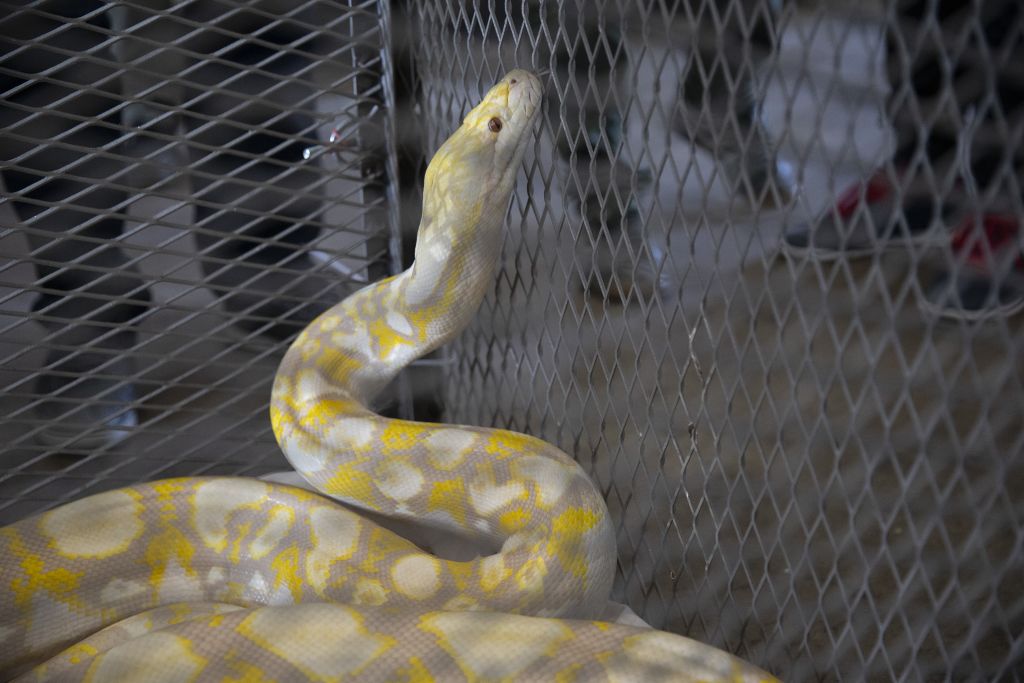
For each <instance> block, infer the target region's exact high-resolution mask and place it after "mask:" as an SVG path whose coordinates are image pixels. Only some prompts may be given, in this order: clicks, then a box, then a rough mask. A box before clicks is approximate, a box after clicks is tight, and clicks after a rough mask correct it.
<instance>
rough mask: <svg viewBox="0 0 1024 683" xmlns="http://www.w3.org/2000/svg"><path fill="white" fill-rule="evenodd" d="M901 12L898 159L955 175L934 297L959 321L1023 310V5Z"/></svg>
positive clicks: (907, 5)
mask: <svg viewBox="0 0 1024 683" xmlns="http://www.w3.org/2000/svg"><path fill="white" fill-rule="evenodd" d="M898 10H899V14H898V17H897V18H896V21H894V22H893V24H892V25H893V26H894V27H895V29H894V30H892V31H891V32H890V34H889V40H888V43H889V55H888V56H889V66H890V77H891V79H892V85H893V93H892V96H891V98H890V105H889V106H890V111H891V115H892V117H893V121H894V125H895V128H896V135H897V149H896V153H895V156H894V163H895V165H897V166H898V167H903V168H906V169H907V174H908V175H913V174H921V175H923V174H925V173H926V172H929V171H931V172H935V173H937V174H938V175H939V176H940V177H945V178H947V179H948V180H947V187H951V188H952V191H951V192H950V194H951V195H952V196H953V197H955V199H956V203H957V207H956V208H957V209H958V213H960V214H961V219H960V221H959V223H958V225H957V227H956V229H955V230H954V232H953V236H952V239H951V250H950V262H949V265H948V266H947V267H946V268H945V272H944V273H942V274H940V275H939V276H938V277H937V278H936V279H935V280H934V281H933V282H932V283H931V285H929V287H928V290H927V292H926V301H927V302H928V305H929V306H930V307H932V308H933V309H934V310H936V311H938V312H940V313H941V314H943V315H951V316H954V317H961V316H965V315H966V316H985V315H989V314H993V313H1000V312H1003V313H1008V312H1011V311H1014V310H1018V309H1019V307H1020V304H1021V302H1022V301H1024V258H1022V257H1021V247H1022V238H1021V228H1022V226H1024V216H1022V209H1021V206H1022V202H1021V198H1022V192H1021V179H1022V177H1024V175H1022V171H1024V163H1022V161H1024V153H1022V152H1021V147H1022V134H1024V26H1022V21H1024V9H1022V7H1021V5H1020V3H1019V2H1016V1H1014V0H1004V1H992V2H985V3H960V2H952V1H951V0H941V1H939V2H937V3H935V2H931V3H929V2H924V1H923V0H916V1H913V2H911V1H909V0H908V1H906V2H902V3H900V5H899V6H898ZM953 183H956V185H953ZM944 189H945V188H941V189H940V191H938V192H936V199H935V201H938V198H939V197H940V196H943V195H944V194H946V193H945V192H943V191H942V190H944Z"/></svg>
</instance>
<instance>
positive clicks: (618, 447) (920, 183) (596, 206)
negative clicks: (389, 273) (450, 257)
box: [396, 0, 1024, 681]
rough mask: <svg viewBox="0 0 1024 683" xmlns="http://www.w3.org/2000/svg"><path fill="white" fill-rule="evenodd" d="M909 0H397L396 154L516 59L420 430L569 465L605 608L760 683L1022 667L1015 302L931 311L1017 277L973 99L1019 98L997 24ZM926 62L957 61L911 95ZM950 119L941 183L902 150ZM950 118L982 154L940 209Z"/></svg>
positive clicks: (1001, 196)
mask: <svg viewBox="0 0 1024 683" xmlns="http://www.w3.org/2000/svg"><path fill="white" fill-rule="evenodd" d="M912 4H913V3H886V4H884V5H883V4H877V5H872V4H871V3H860V4H858V5H857V6H854V5H853V4H852V3H849V4H842V5H840V4H825V3H801V4H800V5H799V6H794V5H793V4H791V3H770V2H766V1H764V0H756V1H747V2H735V1H734V2H725V1H722V2H700V1H698V0H693V1H692V2H682V3H680V2H676V3H662V2H629V1H626V0H622V1H620V2H601V3H592V4H591V3H571V2H546V1H545V2H487V3H462V2H454V1H449V2H434V3H423V4H415V5H409V8H410V12H412V16H411V18H410V19H409V21H410V23H411V25H412V26H415V27H417V29H418V33H417V34H416V35H417V36H418V41H417V43H416V45H415V46H414V47H413V48H412V51H413V53H414V57H413V58H412V59H411V60H410V62H409V63H410V64H412V65H413V68H414V72H413V73H410V74H407V78H408V79H409V80H410V82H412V83H414V84H415V85H414V86H410V90H411V91H415V92H417V93H418V106H419V107H420V112H421V115H422V117H423V118H424V119H425V120H426V121H427V122H428V123H429V135H428V136H427V140H426V144H425V146H424V148H423V149H424V150H425V151H426V152H428V153H429V150H433V149H435V148H436V146H437V145H438V144H439V143H440V142H441V141H442V140H443V139H444V137H445V136H446V135H447V134H448V133H449V132H450V131H451V130H452V129H453V128H454V127H456V126H457V125H458V123H459V122H460V119H461V116H462V115H463V114H464V113H465V112H466V111H467V110H468V109H469V107H470V106H471V103H472V102H473V101H474V100H475V98H476V97H477V96H478V95H479V94H480V93H482V92H483V91H485V90H486V88H487V87H488V86H489V85H490V84H491V83H493V82H494V81H495V80H496V79H497V78H498V77H500V76H501V75H502V74H503V73H504V72H505V71H507V70H508V69H509V68H511V67H514V66H522V67H527V68H529V67H532V68H534V69H536V70H538V71H540V72H546V73H547V75H546V80H547V94H546V98H547V103H548V109H547V116H546V120H545V121H544V123H543V124H542V126H541V129H540V131H539V132H538V134H537V141H536V145H535V146H534V148H533V152H532V154H530V153H528V156H527V159H526V161H525V162H524V164H525V175H526V178H527V182H525V183H521V185H520V191H519V192H518V194H517V195H516V196H515V197H514V199H513V204H512V208H511V211H510V216H509V219H508V221H507V224H508V231H507V233H506V237H505V264H504V269H503V271H502V273H501V275H500V278H499V282H498V284H497V286H496V288H495V290H494V292H493V293H492V295H491V296H490V297H489V298H488V299H487V300H486V301H485V303H484V305H483V309H482V312H481V313H480V315H479V316H478V318H477V320H476V322H475V324H474V325H473V326H472V328H471V329H470V331H468V332H467V333H466V334H465V335H464V336H463V338H462V340H461V341H460V343H459V344H458V345H457V346H456V347H455V348H454V349H453V350H452V351H451V352H450V360H452V361H453V365H452V366H451V370H450V372H448V373H447V374H446V376H445V382H444V388H445V395H444V421H450V422H465V423H469V424H481V425H494V426H503V427H508V428H511V429H515V430H520V431H525V432H528V433H531V434H534V435H536V436H540V437H542V438H545V439H547V440H549V441H552V442H554V443H556V444H558V445H560V446H561V447H562V448H564V449H565V450H566V451H567V452H569V453H571V454H573V455H574V457H576V458H577V459H578V460H579V461H580V462H581V463H582V465H583V466H584V468H585V469H586V470H587V471H588V472H589V473H590V474H591V475H592V476H593V477H594V479H595V480H596V481H597V483H598V485H599V487H600V488H601V490H602V491H603V492H604V495H605V497H606V498H607V501H608V504H609V507H610V508H611V512H612V515H613V516H614V518H615V519H616V521H617V524H618V544H619V571H618V576H617V581H616V587H615V598H616V599H620V600H622V601H624V602H626V603H627V604H629V605H630V606H631V607H632V608H633V609H635V610H636V611H637V612H638V613H639V614H640V615H641V616H642V617H643V618H645V619H646V620H648V621H649V622H650V623H651V624H652V625H654V626H655V627H659V628H665V629H668V630H671V631H676V632H679V633H682V634H685V635H687V636H690V637H693V638H695V639H697V640H700V641H704V642H708V643H711V644H713V645H716V646H719V647H722V648H725V649H727V650H729V651H732V652H734V653H737V654H738V655H740V656H742V657H744V658H746V659H748V660H750V661H752V662H754V663H756V664H758V665H760V666H763V667H764V668H765V669H767V670H769V671H771V672H773V673H775V674H776V675H778V676H780V677H781V678H782V679H784V680H792V681H806V680H821V681H825V680H827V681H832V680H844V681H845V680H872V681H878V680H900V681H918V680H920V681H924V680H929V681H930V680H1020V678H1021V676H1022V669H1024V591H1022V590H1021V589H1022V587H1024V550H1022V547H1024V536H1022V534H1024V531H1022V529H1024V525H1022V521H1024V497H1022V495H1021V490H1022V485H1024V419H1022V418H1024V385H1022V377H1024V373H1022V367H1021V360H1022V349H1024V343H1022V342H1024V328H1022V324H1021V317H1022V316H1020V315H1012V314H1011V313H1012V307H1011V308H1005V307H1004V308H1000V307H999V305H1000V302H1001V301H1002V300H1001V299H999V298H998V296H997V295H995V294H992V295H991V296H990V298H989V299H987V300H985V302H984V303H983V305H981V306H979V307H978V309H980V310H975V312H977V313H978V315H981V314H982V313H984V312H985V311H986V310H987V309H995V310H997V311H998V313H997V314H995V315H992V316H989V317H988V318H987V319H985V320H984V321H975V320H965V319H964V318H966V317H967V316H966V315H961V316H959V318H957V317H956V316H955V315H954V314H956V313H961V314H963V313H965V310H964V309H966V308H968V307H969V305H970V306H973V305H975V304H971V302H970V301H967V298H968V295H967V294H963V297H964V298H963V301H961V300H960V299H956V300H955V301H954V300H953V298H952V297H954V295H958V294H960V293H958V292H957V291H956V290H955V289H953V290H951V289H949V287H950V285H949V283H952V284H953V285H955V284H957V283H958V282H962V281H963V278H964V277H967V276H969V275H970V274H971V273H973V272H975V271H973V270H971V268H976V267H977V266H978V265H979V259H978V258H977V255H978V254H979V253H981V254H983V256H984V258H981V259H980V261H981V265H982V266H987V267H988V271H989V274H990V275H991V273H992V272H996V271H998V272H999V273H1003V274H1006V273H1009V270H1007V268H1008V267H1007V266H1006V261H1005V259H1004V261H1000V262H999V263H1001V264H1002V265H1001V266H1000V265H999V264H998V263H995V262H996V261H997V260H998V258H997V257H999V258H1002V257H1005V255H1006V252H1009V253H1010V254H1011V257H1012V258H1011V260H1014V259H1015V262H1016V263H1017V266H1015V267H1016V268H1020V264H1021V262H1022V261H1021V260H1020V259H1019V254H1020V251H1019V250H1020V248H1021V244H1022V241H1021V240H1020V232H1019V226H1020V224H1021V216H1022V215H1024V213H1022V209H1021V192H1020V178H1021V177H1022V176H1021V175H1020V169H1021V166H1020V163H1019V158H1020V154H1019V147H1020V139H1021V138H1020V136H1021V131H1022V122H1021V120H1022V115H1021V106H1020V94H1019V92H1020V91H1017V95H1014V96H1011V97H1009V101H1007V100H1006V97H1004V99H1003V101H1000V99H999V96H997V95H996V94H994V93H993V92H991V90H989V91H987V92H986V91H985V88H986V87H989V88H992V87H994V86H992V84H993V82H996V79H995V78H994V76H993V74H994V73H1006V74H1008V77H1012V78H1015V79H1017V80H1016V81H1014V87H1017V86H1019V85H1020V84H1021V83H1024V80H1021V76H1020V69H1021V64H1022V63H1024V62H1022V61H1021V60H1020V58H1019V56H1020V55H1021V54H1022V53H1021V43H1022V41H1024V38H1022V28H1021V21H1022V20H1021V17H1020V16H1019V15H1020V12H1016V13H1015V14H1014V13H1013V12H1012V11H1011V12H1009V16H1008V17H1003V18H1002V19H999V18H998V17H997V18H996V19H995V20H993V18H992V17H991V16H989V15H986V16H981V15H980V14H979V12H980V10H978V8H977V6H970V7H967V6H966V5H964V4H963V3H961V5H962V6H963V7H962V8H961V10H952V11H951V10H949V8H948V7H946V5H945V4H943V5H942V7H943V9H942V11H943V12H945V14H944V15H940V14H938V13H937V12H938V10H936V6H935V4H934V3H933V4H931V5H929V4H928V3H917V5H920V6H924V5H927V8H926V9H925V10H923V12H924V13H923V14H921V15H920V16H917V17H915V16H913V8H911V7H910V5H912ZM779 5H781V7H779ZM1012 5H1013V3H992V4H991V6H989V8H990V9H1000V8H1001V9H1002V10H1007V8H1009V9H1010V10H1012V9H1013V8H1012ZM1018 8H1019V6H1018ZM958 12H959V13H958ZM397 14H398V12H396V15H397ZM993 21H995V22H996V23H997V24H998V22H999V21H1003V22H1004V24H1005V25H1004V28H1008V30H1007V31H1005V32H1004V37H1003V38H1001V39H1000V40H1002V41H1003V42H1001V43H999V45H998V46H997V45H995V44H994V43H991V44H986V43H985V39H986V37H987V36H988V35H989V34H987V33H986V31H987V30H989V29H988V28H986V27H990V26H992V25H993V23H992V22H993ZM986 22H988V23H986ZM908 27H909V28H908ZM965 27H966V28H965ZM1006 33H1008V34H1009V37H1005V34H1006ZM979 36H981V37H980V38H979ZM972 41H973V42H972ZM997 48H998V49H997ZM972 50H973V52H972ZM938 58H943V59H947V60H949V61H951V62H953V63H954V67H951V70H954V71H955V72H956V73H957V74H958V76H957V77H958V78H959V77H960V75H963V74H961V72H963V73H964V74H966V75H964V78H963V79H962V81H963V82H961V81H956V82H950V80H949V78H948V74H947V77H946V80H945V81H943V80H942V79H941V77H940V78H939V84H940V87H939V88H938V94H937V95H935V96H934V97H933V98H931V99H930V100H929V99H927V98H926V91H927V88H926V87H925V86H923V85H920V84H919V83H918V80H919V79H918V70H921V69H922V68H923V67H922V65H924V67H929V66H934V64H932V63H930V62H927V60H929V59H938ZM1014 59H1016V62H1014V61H1013V60H1014ZM958 60H959V61H958ZM940 66H941V62H940ZM924 70H925V71H926V69H924ZM979 72H980V76H979ZM941 73H945V72H941V69H940V74H941ZM979 84H980V88H981V90H980V92H978V89H979ZM986 84H988V85H987V86H986ZM961 87H962V88H965V89H966V90H968V91H970V90H971V88H974V92H973V94H971V92H968V93H967V94H966V95H963V94H958V93H955V92H950V91H951V90H954V89H956V88H961ZM965 98H967V101H968V102H975V103H980V104H977V106H974V105H971V106H969V107H963V108H958V107H960V103H961V102H962V101H963V100H964V99H965ZM972 98H973V99H972ZM1014 98H1016V99H1014ZM944 107H945V109H943V108H944ZM983 107H987V109H986V110H985V111H979V108H983ZM949 110H951V111H949ZM970 112H974V113H973V114H970ZM971 115H974V116H975V117H976V118H975V119H974V121H975V123H977V122H981V121H984V122H985V123H986V124H987V125H986V126H982V127H978V126H975V127H974V128H973V129H970V130H967V129H966V127H968V126H969V125H970V121H971V119H970V116H971ZM901 117H902V118H904V119H906V118H909V119H910V130H911V135H910V138H911V142H912V143H913V144H910V148H911V149H910V152H909V153H908V152H905V151H903V152H901V151H900V147H901V145H902V144H904V143H905V142H906V140H905V138H906V135H903V134H902V133H901V132H900V125H901V122H900V121H899V119H900V118H901ZM902 125H906V121H904V122H903V123H902ZM942 126H946V128H945V129H943V128H942ZM950 129H951V130H952V132H953V139H954V144H953V145H952V146H953V150H952V154H951V156H952V158H953V161H952V162H943V163H945V164H946V165H945V166H940V161H939V157H940V155H938V154H936V153H933V150H932V149H931V143H930V142H922V138H924V137H926V136H927V135H931V139H932V140H934V139H937V138H939V137H940V133H943V132H944V131H945V130H950ZM982 129H985V130H986V133H987V134H989V136H990V137H989V139H988V144H989V146H990V147H991V146H992V145H993V144H995V146H996V148H997V149H998V150H1001V151H1000V152H998V154H1003V152H1005V154H1004V155H1003V156H998V154H997V161H998V163H996V164H994V168H995V171H994V172H989V173H987V174H986V176H985V178H984V180H978V179H977V178H973V182H974V183H975V187H974V190H973V191H972V188H971V187H967V188H966V189H965V188H964V178H965V177H966V178H967V179H968V181H969V182H971V181H972V176H973V175H975V173H979V174H980V173H981V171H977V172H975V173H972V171H974V169H975V168H976V167H978V164H976V163H975V162H976V157H977V154H976V153H975V152H973V151H972V150H967V152H965V151H964V149H963V147H964V145H963V144H960V143H959V142H958V140H963V139H966V138H968V137H969V135H968V134H969V133H970V134H971V135H973V137H970V139H971V140H974V141H975V142H977V143H978V144H977V147H983V146H984V143H985V140H984V139H983V136H981V135H980V134H977V131H978V130H982ZM921 131H924V132H921ZM901 135H902V137H903V138H904V139H901ZM915 135H916V137H915ZM993 135H994V137H993ZM947 151H948V150H947ZM982 151H984V150H982ZM900 154H903V157H900V156H899V155H900ZM946 156H947V157H949V156H950V155H948V154H947V155H946ZM893 159H902V161H900V162H899V163H900V164H903V166H902V167H901V168H896V166H897V163H896V162H894V161H893ZM981 165H984V164H981ZM990 166H992V164H990ZM908 167H909V169H910V170H909V171H908V170H907V168H908ZM990 170H991V169H990ZM958 171H959V173H958ZM872 174H875V175H874V176H873V175H872ZM869 179H870V182H868V181H869ZM851 184H852V185H851ZM879 185H880V186H881V187H883V189H885V191H886V192H891V194H892V195H893V196H895V197H896V198H897V200H898V201H897V203H896V206H897V207H900V206H902V207H903V208H904V210H903V211H899V210H897V209H893V208H892V201H891V200H890V204H889V206H890V208H889V210H888V213H884V212H881V213H880V211H882V209H884V208H885V203H884V202H879V201H876V199H877V198H876V197H875V189H876V186H879ZM851 186H852V187H853V188H854V190H853V195H851V194H850V190H847V189H846V188H849V187H851ZM979 188H980V189H979ZM882 194H884V192H883V193H882ZM869 195H870V197H869ZM957 195H959V196H962V197H967V198H968V201H967V202H966V206H961V207H959V208H960V209H961V211H966V214H967V217H966V218H964V217H963V216H964V214H960V215H959V216H958V215H957V214H955V213H950V212H948V211H946V207H945V206H944V202H945V200H946V199H947V198H949V197H950V196H957ZM851 197H852V199H853V200H856V201H853V203H852V204H851ZM922 197H923V203H924V208H923V209H922V211H924V212H925V213H926V214H927V216H926V219H925V220H924V221H923V222H924V223H925V225H924V226H923V227H924V228H926V229H922V226H921V225H920V223H921V222H922V221H921V220H920V217H919V215H918V214H913V215H912V211H911V207H912V206H916V205H914V202H918V203H920V201H919V200H920V198H922ZM872 202H874V203H872ZM844 203H845V205H847V206H848V207H849V206H852V207H853V208H847V209H844V208H843V206H844ZM878 204H882V207H881V209H880V208H879V207H878ZM834 206H837V207H838V208H830V207H834ZM844 212H845V213H844ZM972 212H973V213H972ZM918 213H920V212H918ZM979 215H980V217H979ZM972 216H973V218H972ZM993 216H994V217H996V218H999V219H1001V220H1003V223H999V221H998V220H997V221H995V222H996V223H999V224H1000V225H1003V226H1004V227H1006V226H1005V223H1006V222H1007V221H1006V217H1007V216H1009V217H1010V219H1009V224H1010V225H1011V226H1012V225H1014V221H1015V225H1016V226H1017V232H1016V237H1012V236H1011V237H1010V238H1009V241H1007V240H1006V239H1003V240H1002V241H999V239H1000V238H999V237H998V235H1001V234H1004V233H1006V232H1009V233H1010V234H1011V235H1012V234H1013V231H1012V230H1007V231H1004V233H999V232H998V230H988V227H989V225H988V221H989V219H990V218H992V217H993ZM957 221H961V222H960V223H959V224H960V225H967V226H977V225H981V224H982V223H984V225H985V227H986V229H985V230H982V231H979V230H974V232H973V233H972V232H971V231H969V230H968V231H967V233H966V234H968V237H967V238H966V242H967V243H969V244H968V245H967V246H965V238H964V236H963V235H964V234H965V232H964V231H963V230H960V231H954V230H953V228H954V227H955V226H956V225H958V223H957ZM964 221H965V222H964ZM972 221H973V222H972ZM837 224H838V225H839V226H846V230H847V232H842V231H840V232H839V234H838V235H837V234H833V235H832V236H831V240H832V241H831V242H829V239H830V237H829V232H828V226H829V225H832V226H833V229H834V226H835V225H837ZM919 230H920V232H919ZM865 231H866V234H867V235H868V239H867V242H866V243H865V241H864V239H865V238H864V235H865ZM979 232H980V233H981V234H982V235H987V237H984V238H977V237H976V234H977V233H979ZM808 234H810V235H811V237H808ZM957 234H959V235H960V237H957ZM858 235H859V236H860V240H861V241H859V242H858V241H857V238H858ZM972 235H973V236H972ZM901 237H902V238H906V239H900V238H901ZM911 238H913V239H911ZM809 240H821V242H820V243H817V242H810V243H809ZM843 240H848V241H843ZM1000 249H1001V250H1002V251H1000ZM997 252H998V253H997ZM965 254H968V255H967V256H965ZM1000 254H1002V256H1000ZM967 261H970V263H968V262H967ZM1000 267H1001V268H1003V270H999V268H1000ZM1011 269H1012V268H1011ZM944 273H945V274H946V278H945V279H943V274H944ZM950 274H952V276H950ZM1017 274H1019V273H1017ZM1013 276H1014V274H1013V273H1010V274H1008V275H1006V277H1007V281H1009V280H1010V278H1011V277H1013ZM979 277H980V276H979ZM935 283H938V284H935ZM942 283H946V284H945V285H943V284H942ZM937 288H938V289H937ZM1017 292H1018V295H1020V292H1021V290H1017ZM999 296H1001V295H999ZM975 303H976V302H975ZM961 304H962V305H961Z"/></svg>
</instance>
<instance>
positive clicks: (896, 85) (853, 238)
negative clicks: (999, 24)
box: [785, 0, 968, 258]
mask: <svg viewBox="0 0 1024 683" xmlns="http://www.w3.org/2000/svg"><path fill="white" fill-rule="evenodd" d="M967 12H968V9H967V7H966V5H965V4H964V3H958V2H951V1H949V0H941V1H940V2H938V3H935V2H932V0H900V1H899V2H897V3H893V4H891V5H889V6H888V7H887V9H886V15H885V17H884V21H885V44H886V71H887V74H888V79H889V86H890V90H889V93H888V95H887V97H886V101H885V117H886V120H887V121H888V122H889V124H890V125H891V127H892V134H893V138H894V144H893V151H892V153H891V155H890V156H889V158H888V159H886V160H885V161H884V162H883V163H881V164H880V165H879V166H878V167H877V168H876V170H875V171H874V173H872V174H871V175H870V177H869V178H868V179H867V180H863V181H857V182H855V183H853V184H852V185H850V186H849V187H846V188H844V189H843V190H841V191H840V192H839V194H838V197H837V199H836V202H835V204H834V205H833V206H830V207H829V208H828V209H826V210H825V211H824V212H823V213H822V214H820V215H819V216H817V217H816V218H815V219H814V220H812V221H811V222H810V223H807V224H798V225H795V226H793V227H792V228H790V229H789V230H787V232H786V235H785V246H786V248H787V249H788V250H789V251H792V252H798V253H813V254H814V255H815V256H817V257H819V258H830V257H831V258H834V257H844V258H853V257H857V256H870V255H873V254H876V253H879V252H881V251H883V250H885V249H887V248H889V247H892V246H909V245H915V244H916V245H925V244H929V243H938V242H939V241H941V240H942V239H944V234H945V223H946V221H947V220H949V218H950V217H951V216H952V215H953V213H954V211H955V208H956V207H955V206H954V205H952V204H951V203H949V202H948V201H946V198H947V197H949V196H950V194H951V192H952V190H953V187H954V186H955V182H956V173H955V169H954V166H955V153H956V138H957V132H956V123H955V122H956V120H957V116H958V113H957V105H956V101H955V100H954V99H953V98H950V97H947V96H946V93H947V92H948V90H949V83H950V82H958V81H959V80H960V79H962V78H963V77H964V75H965V70H964V68H963V66H962V65H961V64H959V63H958V62H957V61H956V60H953V61H952V62H951V61H950V60H949V59H948V58H947V56H948V55H950V54H952V52H953V46H954V45H955V44H956V41H957V37H956V31H955V27H956V25H957V22H962V21H964V19H965V17H966V14H965V13H967ZM948 66H951V70H950V71H949V72H947V71H946V69H947V67H948Z"/></svg>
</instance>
